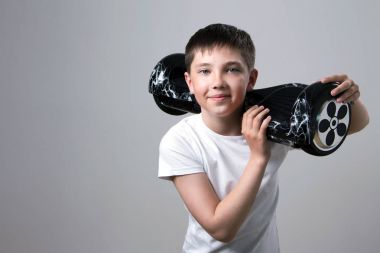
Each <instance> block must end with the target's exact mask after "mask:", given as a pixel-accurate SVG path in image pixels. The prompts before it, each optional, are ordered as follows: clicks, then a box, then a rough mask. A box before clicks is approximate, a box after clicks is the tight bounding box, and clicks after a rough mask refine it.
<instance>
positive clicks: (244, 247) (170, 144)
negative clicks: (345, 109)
mask: <svg viewBox="0 0 380 253" xmlns="http://www.w3.org/2000/svg"><path fill="white" fill-rule="evenodd" d="M254 61H255V48H254V45H253V42H252V40H251V38H250V36H249V35H248V34H247V33H246V32H244V31H242V30H240V29H237V28H236V27H233V26H229V25H223V24H214V25H209V26H207V27H205V28H203V29H200V30H199V31H197V32H196V33H195V34H194V35H193V36H192V37H191V38H190V40H189V42H188V44H187V46H186V53H185V63H186V68H187V72H186V73H185V79H186V82H187V84H188V86H189V89H190V91H191V93H193V94H194V96H195V98H196V100H197V102H198V104H199V105H200V107H201V114H199V115H192V116H189V117H187V118H184V119H183V120H181V121H180V122H179V123H177V124H176V125H175V126H173V127H172V128H171V129H170V130H169V131H168V132H167V133H166V135H165V136H164V137H163V139H162V141H161V144H160V154H159V177H160V178H166V179H170V180H172V181H173V182H174V185H175V187H176V189H177V191H178V192H179V194H180V196H181V198H182V199H183V201H184V203H185V205H186V208H187V210H188V212H189V226H188V230H187V234H186V238H185V242H184V245H183V252H244V253H245V252H260V253H268V252H279V251H280V250H279V242H278V235H277V227H276V215H275V211H276V205H277V200H278V179H277V174H278V173H277V171H278V168H279V167H280V165H281V163H282V161H283V160H284V159H285V157H286V154H287V152H288V149H289V147H287V146H285V145H281V144H276V143H272V142H268V141H267V138H266V129H267V127H268V124H269V122H270V120H271V117H270V116H269V114H270V112H269V110H268V109H266V108H263V107H257V106H254V107H252V108H250V109H248V110H247V111H246V112H245V113H244V114H242V107H243V101H244V97H245V94H246V92H247V91H248V90H251V89H253V87H254V85H255V83H256V79H257V75H258V71H257V70H256V69H255V68H254ZM332 81H338V82H340V85H339V86H338V87H337V88H335V89H334V90H333V91H332V95H336V94H339V93H341V94H342V95H340V96H339V98H338V102H354V101H355V103H354V105H353V106H352V123H351V127H350V129H349V133H353V132H357V131H359V130H361V129H362V128H364V127H365V125H366V124H367V123H368V115H367V111H366V109H365V107H364V106H363V104H362V103H361V102H360V101H359V100H358V97H359V88H358V85H356V84H355V83H354V82H353V81H352V80H350V79H348V78H347V76H345V75H336V76H331V77H327V78H324V79H323V80H322V82H332Z"/></svg>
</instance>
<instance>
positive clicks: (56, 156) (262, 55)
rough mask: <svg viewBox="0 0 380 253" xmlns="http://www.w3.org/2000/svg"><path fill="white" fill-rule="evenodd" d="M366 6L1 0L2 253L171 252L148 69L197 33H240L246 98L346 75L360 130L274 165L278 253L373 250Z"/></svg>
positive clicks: (286, 1)
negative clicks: (322, 149) (245, 35)
mask: <svg viewBox="0 0 380 253" xmlns="http://www.w3.org/2000/svg"><path fill="white" fill-rule="evenodd" d="M378 13H380V4H379V1H376V0H363V1H354V0H350V1H348V0H345V1H344V0H320V1H301V0H298V1H297V0H282V1H280V0H278V1H272V0H269V1H255V0H252V1H199V0H193V1H175V0H162V1H146V0H136V1H121V0H120V1H102V0H93V1H89V0H88V1H73V0H65V1H57V0H56V1H51V0H50V1H48V0H30V1H21V0H17V1H15V0H13V1H12V0H0V252H1V253H43V252H54V253H61V252H62V253H67V252H71V253H75V252H78V253H79V252H81V253H83V252H91V253H96V252H179V251H180V249H181V245H182V242H183V238H184V233H185V229H186V225H187V216H186V213H185V209H184V207H183V205H182V203H181V201H180V199H179V197H178V195H177V193H176V191H175V189H174V187H173V186H172V184H170V183H168V182H166V181H161V180H159V179H157V177H156V175H157V159H158V144H159V141H160V138H161V136H162V135H163V134H164V133H165V132H166V131H167V129H168V128H169V127H170V126H171V125H173V124H174V123H175V122H177V121H178V120H179V119H180V117H174V116H169V115H166V114H164V113H163V112H161V111H160V110H159V109H158V108H157V107H156V105H155V104H154V101H153V98H152V96H151V95H150V94H149V93H148V79H149V75H150V72H151V70H152V69H153V67H154V65H155V64H156V63H157V61H158V60H159V59H161V58H162V57H163V56H165V55H167V54H170V53H174V52H183V51H184V46H185V44H186V42H187V40H188V38H189V37H190V36H191V35H192V34H193V33H194V32H195V31H196V30H197V29H199V28H201V27H204V26H206V25H208V24H210V23H215V22H222V23H228V24H232V25H235V26H238V27H240V28H242V29H244V30H246V31H247V32H249V33H250V34H251V36H252V38H253V40H254V42H255V45H256V48H257V64H256V66H257V68H258V69H259V72H260V73H259V79H258V83H257V87H258V88H259V87H266V86H272V85H276V84H281V83H286V82H303V83H309V82H313V81H316V80H317V79H319V78H320V77H323V76H326V75H330V74H335V73H347V74H349V75H350V76H351V77H352V78H353V79H354V80H355V81H356V82H357V83H358V84H359V85H360V88H361V93H362V99H363V101H364V102H365V104H366V105H367V108H368V110H369V113H370V116H371V122H370V125H369V126H368V127H367V128H366V129H365V130H364V131H363V132H361V133H359V134H357V135H354V136H350V137H349V138H347V140H346V141H345V143H344V144H343V146H342V147H341V148H340V149H339V150H338V151H337V152H336V153H334V154H333V155H331V156H327V157H323V158H317V157H312V156H310V155H307V154H305V153H303V152H301V151H299V152H298V151H295V152H291V154H290V156H289V157H288V159H287V161H286V162H285V164H284V165H283V166H282V168H281V172H280V173H281V174H280V176H281V178H280V180H281V182H280V183H281V186H280V187H281V193H280V202H279V207H278V218H279V232H280V241H281V246H282V252H285V253H287V252H289V253H298V252H299V253H304V252H308V253H313V252H315V253H319V252H346V253H350V252H352V253H354V252H355V253H356V252H377V251H378V248H379V246H380V243H379V238H380V228H379V227H380V217H379V214H380V198H379V196H378V195H379V186H378V185H379V184H378V179H379V177H380V172H379V170H378V169H377V168H378V163H379V162H380V159H379V152H378V149H379V148H378V147H377V141H378V139H379V133H378V131H377V130H378V127H379V117H378V115H379V109H378V108H379V106H378V105H376V102H377V101H378V100H379V98H378V95H379V86H380V85H379V83H378V82H379V81H378V72H379V70H378V69H379V59H380V54H379V53H380V50H379V45H380V36H379V28H378V26H379V24H380V17H379V15H378Z"/></svg>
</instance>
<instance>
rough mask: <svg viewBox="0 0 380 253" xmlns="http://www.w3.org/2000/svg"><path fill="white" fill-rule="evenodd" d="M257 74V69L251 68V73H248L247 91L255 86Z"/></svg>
mask: <svg viewBox="0 0 380 253" xmlns="http://www.w3.org/2000/svg"><path fill="white" fill-rule="evenodd" d="M258 75H259V72H258V71H257V69H252V70H251V73H250V74H249V81H248V85H247V91H250V90H253V87H255V84H256V80H257V76H258Z"/></svg>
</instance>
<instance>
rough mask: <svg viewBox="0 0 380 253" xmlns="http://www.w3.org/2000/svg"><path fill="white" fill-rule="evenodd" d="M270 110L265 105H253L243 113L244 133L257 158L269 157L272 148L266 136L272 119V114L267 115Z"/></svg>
mask: <svg viewBox="0 0 380 253" xmlns="http://www.w3.org/2000/svg"><path fill="white" fill-rule="evenodd" d="M268 112H269V109H268V108H264V106H257V105H255V106H253V107H251V108H249V109H248V110H247V111H246V112H245V113H244V115H243V121H242V131H241V132H242V134H243V135H244V137H245V139H246V140H247V143H248V145H249V148H250V150H251V154H254V156H255V157H256V158H260V157H261V158H264V159H265V160H268V159H269V156H270V148H269V145H268V140H267V136H266V131H267V127H268V125H269V122H270V120H271V117H270V116H267V114H268Z"/></svg>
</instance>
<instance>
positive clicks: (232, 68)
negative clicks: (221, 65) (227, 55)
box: [227, 67, 241, 73]
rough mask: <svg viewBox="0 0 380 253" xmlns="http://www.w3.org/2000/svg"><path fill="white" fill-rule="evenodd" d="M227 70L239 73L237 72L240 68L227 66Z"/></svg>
mask: <svg viewBox="0 0 380 253" xmlns="http://www.w3.org/2000/svg"><path fill="white" fill-rule="evenodd" d="M227 72H231V73H239V72H241V70H240V68H237V67H228V68H227Z"/></svg>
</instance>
